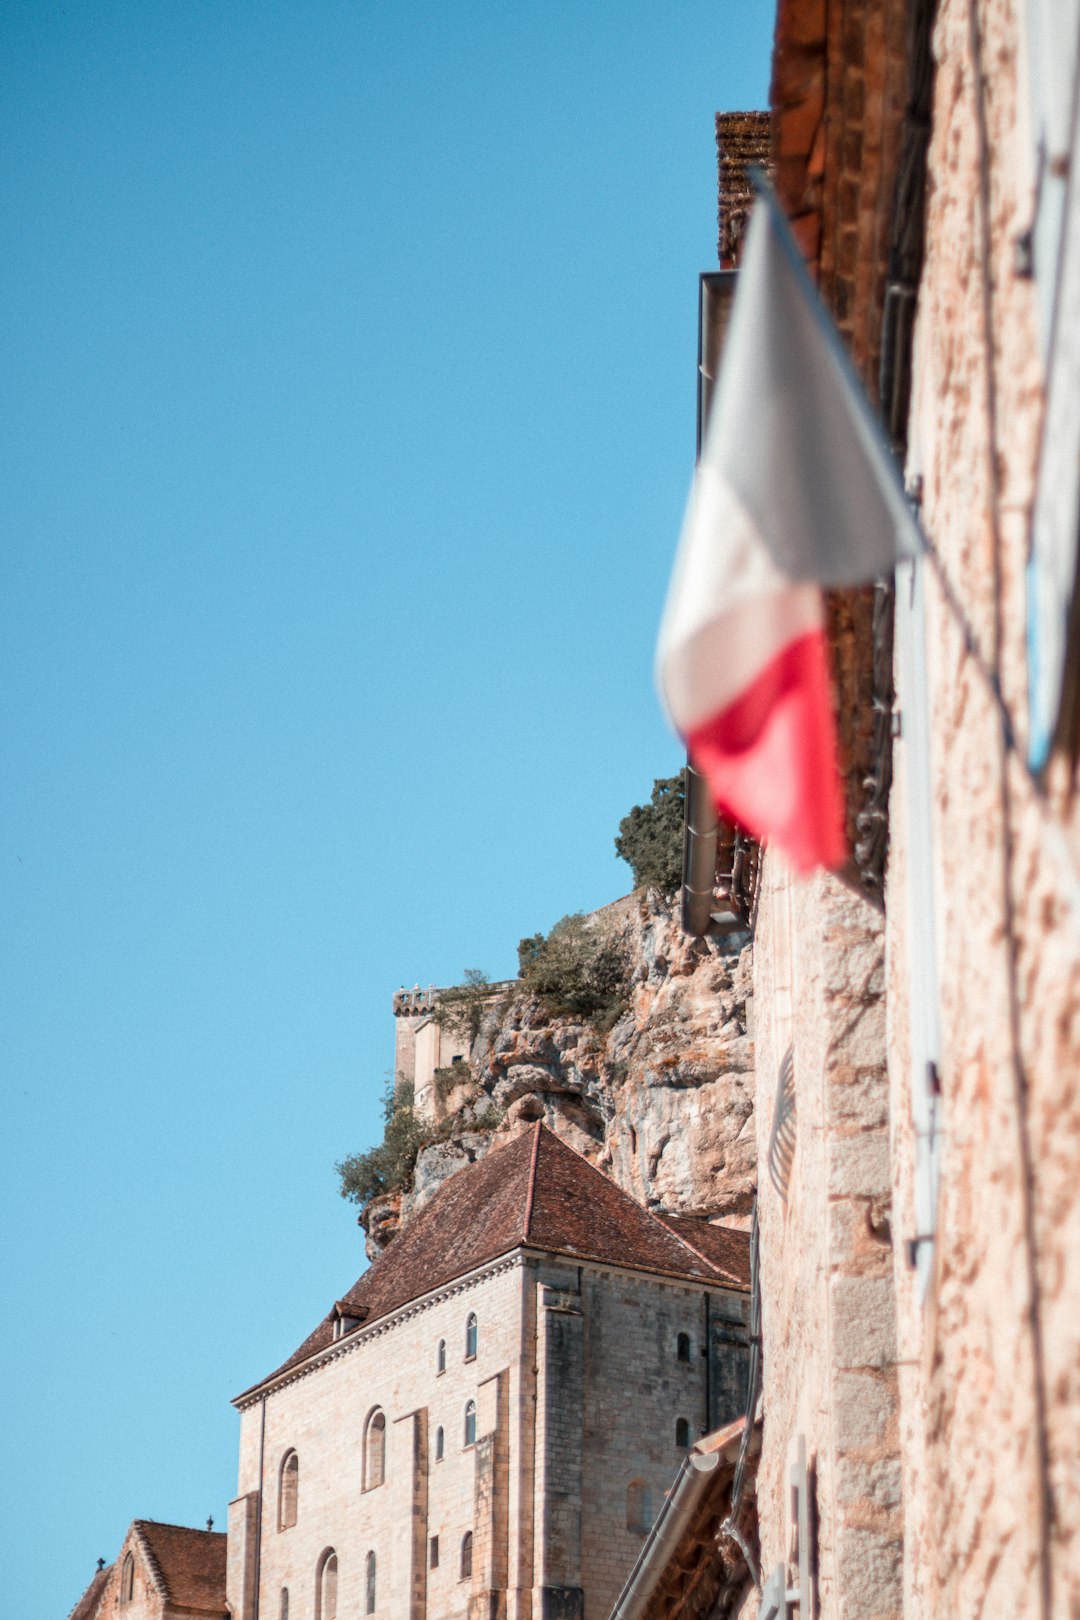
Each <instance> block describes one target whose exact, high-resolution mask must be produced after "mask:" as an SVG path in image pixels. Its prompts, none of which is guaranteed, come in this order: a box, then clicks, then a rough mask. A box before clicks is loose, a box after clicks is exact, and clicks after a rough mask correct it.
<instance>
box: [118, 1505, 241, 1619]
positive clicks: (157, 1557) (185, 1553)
mask: <svg viewBox="0 0 1080 1620" xmlns="http://www.w3.org/2000/svg"><path fill="white" fill-rule="evenodd" d="M134 1528H135V1531H136V1533H137V1534H138V1536H139V1539H140V1540H141V1542H142V1545H143V1547H144V1549H145V1551H146V1554H147V1557H148V1559H149V1561H150V1563H151V1565H152V1566H153V1568H154V1571H155V1573H156V1574H157V1575H158V1576H159V1577H160V1580H161V1585H162V1586H163V1587H164V1589H165V1595H166V1597H167V1598H168V1600H169V1602H170V1603H173V1604H175V1605H176V1607H177V1608H181V1609H196V1610H198V1611H200V1612H203V1613H206V1614H213V1615H224V1614H225V1613H226V1608H225V1536H224V1535H223V1534H222V1533H221V1532H219V1531H217V1530H191V1529H189V1528H188V1527H187V1526H186V1525H181V1524H158V1523H157V1521H156V1520H154V1519H136V1520H135V1525H134Z"/></svg>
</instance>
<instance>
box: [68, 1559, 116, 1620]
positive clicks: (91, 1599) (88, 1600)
mask: <svg viewBox="0 0 1080 1620" xmlns="http://www.w3.org/2000/svg"><path fill="white" fill-rule="evenodd" d="M111 1574H112V1565H111V1564H106V1565H105V1568H104V1569H99V1570H97V1571H96V1572H95V1574H94V1578H93V1580H92V1581H91V1582H90V1585H89V1586H88V1587H87V1588H86V1591H85V1592H84V1593H83V1595H82V1597H81V1598H80V1599H79V1601H78V1603H76V1605H75V1607H74V1608H73V1609H72V1611H71V1613H70V1615H69V1616H68V1620H94V1616H95V1615H96V1614H97V1612H98V1605H99V1604H100V1602H101V1600H102V1598H103V1597H104V1595H105V1586H106V1583H107V1581H108V1579H109V1576H110V1575H111Z"/></svg>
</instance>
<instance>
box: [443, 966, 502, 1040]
mask: <svg viewBox="0 0 1080 1620" xmlns="http://www.w3.org/2000/svg"><path fill="white" fill-rule="evenodd" d="M491 994H492V991H491V981H490V979H489V978H488V976H487V974H486V973H484V972H483V971H482V970H481V969H480V968H466V969H465V979H464V982H463V983H462V984H455V985H454V987H453V988H452V989H450V990H444V991H443V993H442V995H441V996H440V997H439V1001H438V1005H437V1006H436V1008H435V1013H434V1017H435V1022H436V1023H437V1024H441V1025H442V1026H443V1028H444V1029H449V1030H450V1031H451V1032H452V1033H453V1034H455V1035H460V1036H461V1037H462V1039H463V1040H468V1041H469V1042H470V1043H471V1042H473V1041H475V1039H476V1037H477V1036H478V1035H479V1033H480V1026H481V1024H482V1023H483V1021H484V1014H485V1012H486V1011H487V1007H488V1003H489V1001H490V1000H491Z"/></svg>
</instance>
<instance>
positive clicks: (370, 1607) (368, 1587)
mask: <svg viewBox="0 0 1080 1620" xmlns="http://www.w3.org/2000/svg"><path fill="white" fill-rule="evenodd" d="M364 1613H365V1614H374V1613H375V1554H374V1553H373V1552H369V1553H368V1555H367V1563H366V1564H365V1565H364Z"/></svg>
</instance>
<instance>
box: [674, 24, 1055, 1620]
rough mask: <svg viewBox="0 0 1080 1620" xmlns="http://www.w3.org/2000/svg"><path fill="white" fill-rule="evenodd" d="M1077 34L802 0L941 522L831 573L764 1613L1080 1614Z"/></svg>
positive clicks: (779, 1197)
mask: <svg viewBox="0 0 1080 1620" xmlns="http://www.w3.org/2000/svg"><path fill="white" fill-rule="evenodd" d="M1078 45H1080V11H1078V7H1077V5H1076V3H1075V0H1066V3H1065V4H1063V5H1062V6H1060V7H1056V8H1051V7H1050V6H1048V5H1047V4H1045V3H1044V0H937V3H931V0H837V3H836V4H829V5H825V4H824V3H822V0H780V4H779V7H778V13H777V24H776V43H775V54H774V62H773V82H772V95H771V101H772V107H771V114H772V118H771V150H772V159H773V169H774V176H775V184H776V188H777V192H778V194H779V197H780V200H781V202H782V204H783V206H784V209H785V211H786V213H787V215H788V217H789V219H790V221H791V224H792V227H793V230H794V232H795V234H796V238H797V241H798V243H799V245H800V247H801V249H802V251H803V254H804V256H805V259H806V262H807V264H808V267H809V268H810V270H811V273H812V274H813V276H814V278H815V280H816V281H817V284H818V286H819V289H820V291H821V294H822V296H823V299H824V301H825V304H826V306H827V308H828V309H829V311H830V313H831V315H832V317H833V319H834V321H835V323H836V326H837V328H838V330H839V332H840V335H841V337H842V339H843V341H844V343H845V345H846V347H847V349H848V351H849V353H850V355H851V357H852V359H853V361H854V363H855V366H856V369H857V371H858V372H859V374H860V376H861V378H862V381H863V384H864V386H865V388H866V391H867V393H868V395H869V397H870V399H871V401H872V402H873V403H874V404H875V406H876V407H877V408H878V409H879V410H880V413H881V417H882V421H883V424H884V426H885V430H886V432H887V433H888V434H889V435H890V436H891V438H892V441H893V443H894V445H895V447H896V450H897V454H898V456H899V458H900V459H901V461H902V463H903V469H904V475H905V478H906V481H907V484H908V488H909V491H910V493H911V495H912V498H913V500H915V501H916V502H917V503H918V504H919V506H920V512H921V521H922V525H923V528H924V531H925V533H926V536H927V540H928V544H929V548H930V549H929V552H928V555H927V557H925V558H924V559H922V560H920V562H919V563H918V564H917V565H916V566H914V567H912V566H911V565H910V564H909V565H905V567H904V568H903V569H901V570H899V571H898V575H897V578H896V580H895V582H894V581H892V580H888V581H882V582H881V583H880V584H878V585H877V586H874V587H867V588H865V589H860V590H854V591H852V590H849V591H842V592H839V591H838V592H831V593H829V595H828V599H827V613H828V624H829V632H830V640H831V649H832V657H833V675H834V681H835V685H836V693H837V699H838V702H837V708H838V714H839V721H840V745H841V761H842V769H843V774H844V780H845V787H846V796H847V821H848V841H849V846H850V849H851V860H850V863H849V866H848V868H847V870H846V871H844V872H843V873H841V874H836V875H834V874H819V875H818V876H816V877H814V878H812V879H809V880H806V881H794V880H793V879H792V878H791V877H790V875H789V874H788V873H787V872H786V871H785V870H784V868H783V866H782V863H781V862H780V861H779V860H778V859H777V858H776V857H775V855H774V854H773V853H771V852H769V851H767V850H766V851H765V853H764V856H763V859H762V862H761V869H760V879H759V891H758V896H757V905H756V911H755V914H754V919H753V920H754V965H753V974H754V1033H755V1071H756V1081H757V1095H756V1105H755V1117H756V1124H757V1133H758V1197H759V1219H760V1279H761V1288H760V1296H761V1299H760V1302H761V1312H762V1337H763V1383H762V1399H761V1415H762V1430H761V1453H760V1459H759V1467H758V1474H757V1500H758V1509H759V1530H760V1542H761V1567H760V1570H759V1571H758V1574H759V1579H760V1583H761V1589H762V1595H761V1597H760V1600H759V1601H760V1612H761V1614H762V1615H770V1616H771V1615H779V1614H785V1613H788V1612H792V1611H795V1612H799V1613H800V1614H802V1613H803V1612H804V1610H807V1609H809V1610H810V1612H812V1613H815V1614H820V1615H821V1616H838V1617H845V1620H846V1617H855V1616H858V1617H873V1620H885V1617H886V1616H899V1615H905V1616H911V1617H927V1620H929V1617H932V1616H933V1617H937V1616H945V1615H948V1616H950V1617H954V1616H955V1617H967V1616H975V1615H980V1616H994V1617H997V1616H999V1615H1000V1616H1004V1615H1009V1616H1021V1617H1028V1616H1030V1617H1033V1620H1035V1617H1037V1620H1057V1617H1059V1616H1060V1617H1065V1616H1070V1615H1077V1614H1080V1476H1078V1474H1077V1469H1076V1458H1077V1456H1078V1455H1080V1174H1078V1170H1080V1114H1078V1112H1077V1107H1076V1092H1077V1087H1076V1077H1077V1075H1078V1073H1080V1017H1078V1008H1080V881H1078V875H1080V823H1078V819H1077V810H1076V793H1075V789H1076V763H1077V729H1076V717H1077V714H1078V713H1080V704H1078V701H1077V699H1078V697H1080V684H1078V682H1077V668H1078V664H1077V650H1078V646H1080V643H1078V641H1077V624H1076V613H1075V594H1076V593H1075V584H1076V556H1077V539H1078V533H1077V531H1078V524H1080V348H1078V344H1080V320H1078V318H1077V317H1078V315H1080V195H1078V188H1080V144H1078V142H1080V134H1078V130H1080V125H1078V118H1080V105H1078V96H1077V56H1078ZM721 203H722V208H721V214H722V218H721V241H722V243H723V242H724V241H725V240H726V239H727V238H726V236H725V231H724V222H723V197H722V199H721ZM729 234H730V233H729ZM800 1459H805V1464H806V1466H805V1467H804V1468H803V1469H802V1471H801V1472H800ZM796 1481H798V1485H797V1486H796V1484H795V1482H796ZM793 1487H794V1488H793ZM803 1515H805V1517H804V1520H803V1522H802V1523H800V1522H799V1521H800V1518H801V1517H802V1516H803ZM808 1538H809V1540H810V1542H811V1543H812V1545H811V1546H809V1547H807V1545H806V1542H807V1539H808ZM799 1554H802V1555H804V1556H805V1555H807V1554H809V1563H810V1565H811V1568H812V1589H811V1591H810V1595H809V1596H808V1597H806V1598H805V1600H804V1601H796V1599H794V1598H793V1597H792V1596H791V1595H790V1594H791V1593H792V1592H793V1591H794V1590H795V1589H796V1587H797V1586H798V1578H797V1577H798V1575H799V1573H800V1571H799V1570H798V1568H797V1564H798V1561H799V1558H798V1555H799ZM656 1612H657V1613H661V1612H663V1613H674V1612H675V1609H674V1608H672V1607H671V1606H670V1605H669V1607H668V1608H667V1609H663V1608H661V1609H659V1610H657V1611H656ZM678 1612H679V1613H680V1614H685V1613H688V1612H689V1613H695V1612H697V1611H696V1610H695V1609H694V1607H693V1605H692V1604H691V1605H690V1606H689V1608H687V1607H682V1608H679V1610H678ZM754 1612H757V1611H756V1610H755V1611H754Z"/></svg>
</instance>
